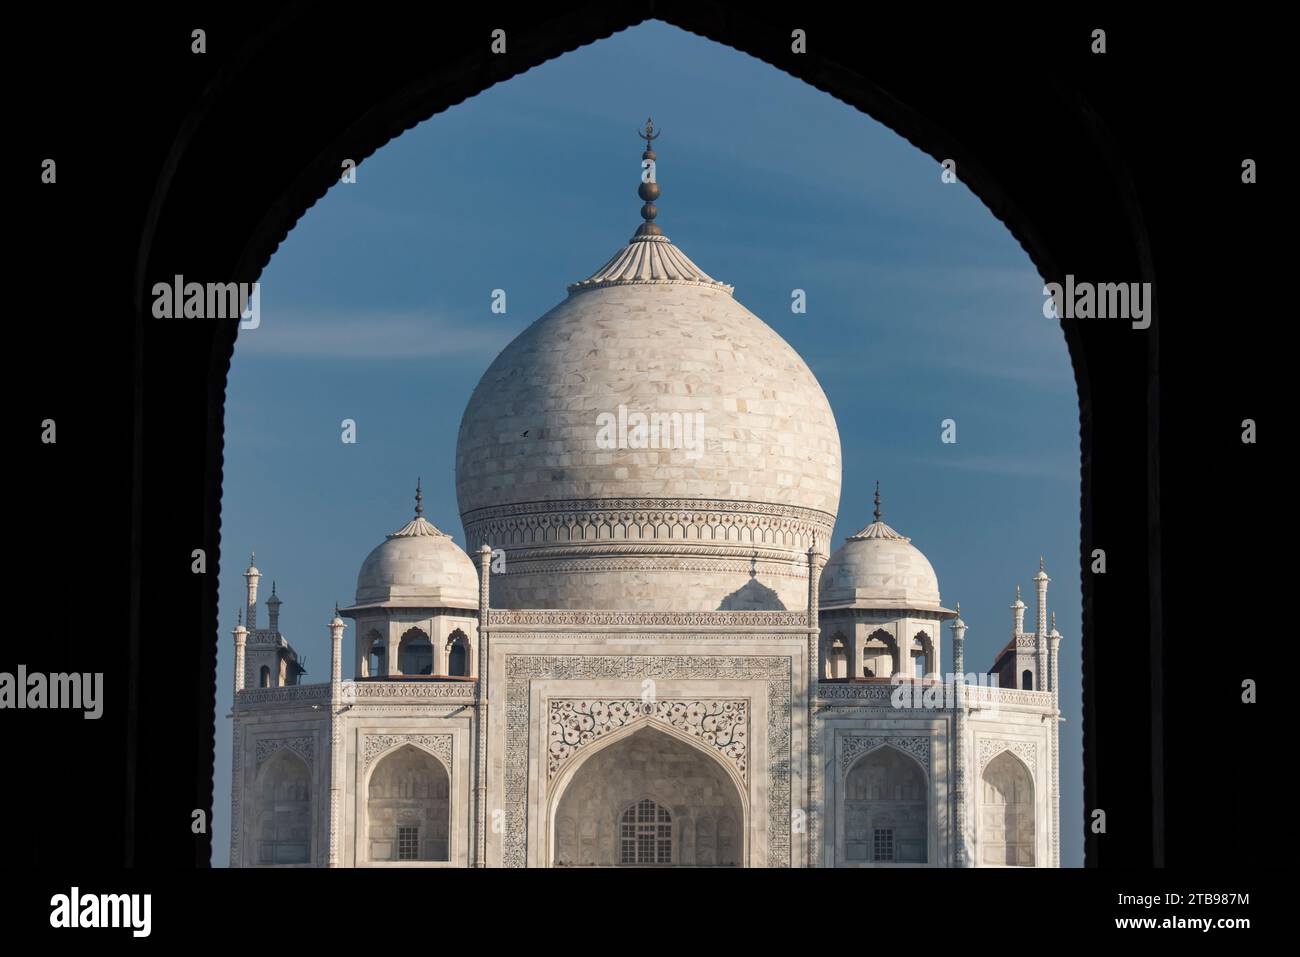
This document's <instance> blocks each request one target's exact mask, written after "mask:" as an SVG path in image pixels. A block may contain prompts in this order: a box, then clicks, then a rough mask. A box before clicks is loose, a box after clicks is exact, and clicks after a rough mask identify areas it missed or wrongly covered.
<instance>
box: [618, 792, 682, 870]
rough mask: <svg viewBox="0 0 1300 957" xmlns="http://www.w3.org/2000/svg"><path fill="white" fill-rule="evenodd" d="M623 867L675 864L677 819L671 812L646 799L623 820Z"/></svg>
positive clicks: (629, 809) (621, 843) (621, 829)
mask: <svg viewBox="0 0 1300 957" xmlns="http://www.w3.org/2000/svg"><path fill="white" fill-rule="evenodd" d="M618 862H619V863H620V864H671V863H672V862H673V819H672V815H671V814H669V813H668V809H667V808H666V807H663V806H661V805H659V804H657V803H655V802H654V801H652V800H650V798H642V799H641V800H640V801H637V803H636V804H633V805H632V806H631V807H630V808H628V809H627V810H626V811H624V812H623V816H622V817H621V818H620V819H619V858H618Z"/></svg>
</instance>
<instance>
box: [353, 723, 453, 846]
mask: <svg viewBox="0 0 1300 957" xmlns="http://www.w3.org/2000/svg"><path fill="white" fill-rule="evenodd" d="M365 788H366V790H365V795H366V818H365V826H366V840H365V850H366V857H367V860H369V861H370V862H372V863H376V864H379V863H405V862H411V863H415V862H421V861H437V862H445V861H449V860H450V859H451V855H450V851H451V775H450V774H449V773H448V769H447V767H446V765H445V764H444V763H443V761H442V759H441V758H440V757H439V756H438V755H436V754H434V753H433V752H432V751H430V750H428V749H427V748H422V747H420V746H418V745H416V744H413V743H410V742H402V743H400V744H397V745H396V746H394V747H391V748H389V749H388V750H386V751H385V752H383V753H382V755H380V756H378V757H377V758H376V759H375V762H374V765H373V766H372V767H371V769H370V771H369V773H368V774H367V776H366V783H365Z"/></svg>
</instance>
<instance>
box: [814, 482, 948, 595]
mask: <svg viewBox="0 0 1300 957" xmlns="http://www.w3.org/2000/svg"><path fill="white" fill-rule="evenodd" d="M880 517H881V512H880V483H879V482H877V483H876V509H875V513H874V518H875V520H874V521H873V522H872V523H871V524H870V525H868V526H867V527H866V528H864V529H863V530H862V531H860V532H858V533H857V534H856V535H850V536H849V537H848V538H847V539H845V541H844V544H843V545H841V546H840V547H839V548H838V549H837V550H836V551H835V554H833V555H832V556H831V557H830V560H829V561H828V562H827V563H826V567H825V568H823V569H822V575H821V580H820V582H819V585H818V588H819V594H820V599H821V607H822V608H824V609H827V610H830V609H836V608H874V609H885V610H887V609H915V610H919V611H943V612H946V611H947V609H946V608H944V607H943V606H942V605H941V604H940V603H939V579H938V577H937V576H936V575H935V573H934V567H933V566H932V565H931V564H930V560H929V559H928V558H926V557H925V555H924V554H922V553H921V550H920V549H919V548H917V547H916V546H915V545H913V544H912V540H911V539H910V538H907V537H906V536H904V535H900V534H899V533H898V532H896V531H894V530H893V529H892V528H890V527H889V526H888V525H886V524H885V523H884V522H882V521H881V520H880ZM945 617H946V616H945Z"/></svg>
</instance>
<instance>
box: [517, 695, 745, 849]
mask: <svg viewBox="0 0 1300 957" xmlns="http://www.w3.org/2000/svg"><path fill="white" fill-rule="evenodd" d="M625 750H626V751H627V753H626V754H625V753H624V751H625ZM620 759H627V763H625V762H624V761H623V760H620ZM642 800H650V801H652V802H654V803H655V804H656V805H658V806H661V807H663V808H665V809H666V810H667V812H668V814H669V817H670V821H669V822H668V823H669V824H670V825H671V835H670V837H668V838H667V840H668V841H669V845H668V846H669V847H670V848H671V853H670V861H668V862H663V861H658V860H655V861H652V862H649V863H651V864H655V865H660V864H664V863H671V864H679V865H687V866H731V867H743V866H745V865H746V862H747V861H748V855H749V835H748V828H747V827H746V826H745V822H747V821H748V820H749V801H748V794H747V790H746V787H745V784H744V781H743V780H742V779H741V778H740V777H739V775H738V774H737V773H736V771H735V769H734V768H732V767H730V766H728V764H727V763H726V762H725V761H723V760H722V759H721V757H720V756H719V755H718V754H717V753H716V752H714V751H713V750H712V749H710V748H708V747H706V746H705V745H704V744H702V743H701V742H699V741H697V740H695V739H693V738H692V737H691V736H690V735H686V734H683V733H682V732H680V731H678V730H677V729H675V728H673V727H671V726H670V725H668V724H665V723H663V722H659V721H653V720H645V721H638V722H635V723H633V724H631V725H628V726H627V727H624V728H620V729H619V730H618V731H615V732H613V733H612V734H610V735H609V736H608V737H607V738H602V739H601V740H600V741H598V742H596V743H594V744H592V745H589V746H587V747H585V748H583V749H582V750H581V751H580V752H579V753H578V754H576V755H574V758H573V760H572V761H571V762H570V763H568V764H567V765H566V766H565V767H564V769H563V770H562V771H561V773H560V774H559V775H558V776H557V777H556V779H555V782H554V785H553V786H552V788H551V790H550V797H549V800H548V802H547V805H548V806H547V812H546V821H545V829H544V834H545V840H546V844H545V847H544V848H543V860H546V861H547V862H549V865H550V866H557V867H565V866H592V865H597V866H619V865H620V864H621V865H624V866H645V865H646V864H647V862H646V861H645V860H643V859H638V860H634V861H625V860H623V853H622V851H623V844H622V841H623V830H622V825H623V815H624V814H625V813H626V811H627V809H628V808H629V807H632V806H633V805H635V804H636V803H637V802H640V801H642ZM718 819H723V820H726V821H730V822H732V823H731V825H729V826H728V827H726V828H725V830H726V833H727V836H728V841H727V843H726V845H725V846H723V847H720V846H719V845H718V843H717V841H716V840H715V838H714V836H713V835H715V834H716V829H714V830H712V831H710V832H709V833H710V836H709V838H708V840H707V842H706V843H704V844H702V843H701V839H700V837H699V836H698V830H697V825H698V824H699V822H700V821H701V820H707V821H709V822H710V823H712V822H715V821H716V820H718ZM565 821H582V822H584V823H585V824H586V825H587V827H588V830H587V831H586V832H584V833H579V834H577V835H576V837H574V839H573V840H572V842H571V843H568V844H566V843H565V842H564V838H565V836H566V835H569V836H571V837H573V836H574V832H573V829H572V828H571V827H570V826H569V825H568V824H565V823H564V822H565ZM659 823H660V822H658V821H656V824H655V826H656V827H658V825H659ZM639 824H642V825H646V826H648V822H645V821H642V822H639ZM643 836H644V835H643ZM655 839H656V840H660V839H661V838H660V837H658V836H656V838H655ZM656 847H658V845H656ZM656 853H657V852H656ZM634 856H638V857H641V858H643V857H644V854H641V855H634Z"/></svg>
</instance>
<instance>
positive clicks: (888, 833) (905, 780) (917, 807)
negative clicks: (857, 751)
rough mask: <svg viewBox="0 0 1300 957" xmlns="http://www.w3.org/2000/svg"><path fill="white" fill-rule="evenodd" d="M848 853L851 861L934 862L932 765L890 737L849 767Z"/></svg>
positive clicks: (845, 839) (844, 816) (844, 818)
mask: <svg viewBox="0 0 1300 957" xmlns="http://www.w3.org/2000/svg"><path fill="white" fill-rule="evenodd" d="M843 774H844V777H843V779H842V788H841V793H842V794H843V795H844V799H843V802H842V804H843V813H842V817H841V821H842V824H843V842H842V848H843V859H844V861H845V863H848V864H858V865H862V864H870V865H875V866H879V865H886V866H887V865H894V864H911V865H924V864H928V863H930V853H931V851H930V830H931V827H930V819H931V816H932V806H933V795H932V794H931V793H930V775H929V769H928V768H926V767H924V766H923V765H922V764H921V762H920V761H918V760H917V759H916V757H915V756H914V755H910V754H908V753H907V752H905V751H903V750H901V749H899V748H896V747H894V746H893V745H891V744H888V743H882V744H878V745H876V746H875V747H873V748H871V749H870V750H869V751H867V752H866V753H864V754H861V755H858V756H857V757H856V758H855V759H854V760H853V761H852V762H851V763H850V764H849V765H848V766H847V767H845V769H844V772H843Z"/></svg>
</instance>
